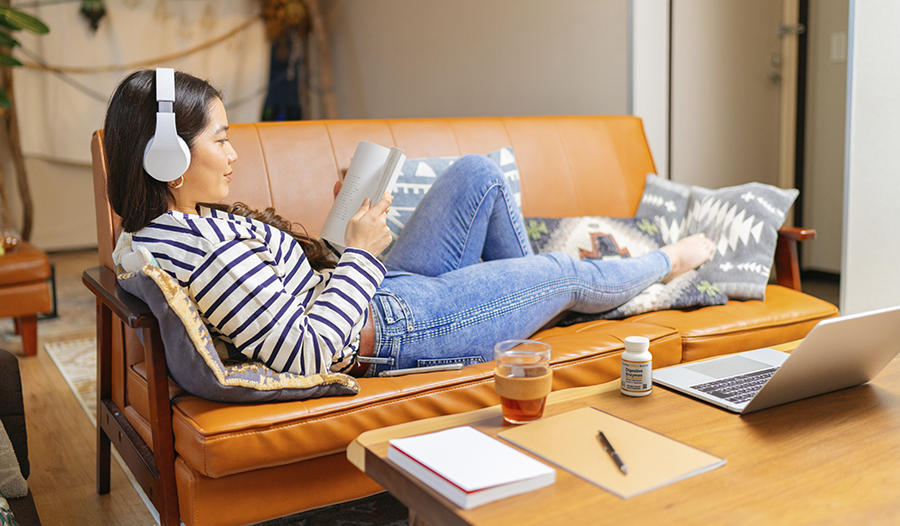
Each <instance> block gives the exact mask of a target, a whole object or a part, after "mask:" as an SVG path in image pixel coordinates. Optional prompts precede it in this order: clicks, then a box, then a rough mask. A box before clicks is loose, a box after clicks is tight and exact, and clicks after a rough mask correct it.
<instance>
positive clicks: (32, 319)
mask: <svg viewBox="0 0 900 526" xmlns="http://www.w3.org/2000/svg"><path fill="white" fill-rule="evenodd" d="M16 326H17V327H18V329H19V333H20V334H21V335H22V349H24V350H25V356H36V355H37V315H34V316H23V317H21V318H16Z"/></svg>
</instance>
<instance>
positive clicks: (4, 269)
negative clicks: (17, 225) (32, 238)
mask: <svg viewBox="0 0 900 526" xmlns="http://www.w3.org/2000/svg"><path fill="white" fill-rule="evenodd" d="M48 279H50V260H49V259H48V258H47V254H44V253H43V252H41V251H40V250H38V249H37V248H36V247H35V246H34V245H32V244H31V243H28V242H27V241H20V242H19V245H18V246H17V247H16V248H15V249H14V250H11V251H9V252H7V253H5V254H4V255H2V256H0V285H14V284H17V283H27V282H29V281H44V280H48Z"/></svg>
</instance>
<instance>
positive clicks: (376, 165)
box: [321, 141, 402, 249]
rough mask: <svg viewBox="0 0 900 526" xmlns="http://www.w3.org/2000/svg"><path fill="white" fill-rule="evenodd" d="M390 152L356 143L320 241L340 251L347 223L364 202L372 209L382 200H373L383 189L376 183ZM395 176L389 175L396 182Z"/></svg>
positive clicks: (379, 179)
mask: <svg viewBox="0 0 900 526" xmlns="http://www.w3.org/2000/svg"><path fill="white" fill-rule="evenodd" d="M391 151H392V150H390V149H388V148H385V147H384V146H379V145H377V144H374V143H371V142H368V141H360V142H359V144H358V145H357V147H356V151H355V152H354V153H353V157H352V158H351V160H350V167H349V168H348V169H347V175H346V176H345V177H344V180H343V182H342V184H341V190H340V192H338V195H337V197H336V198H335V200H334V204H333V205H332V206H331V211H329V213H328V217H327V218H326V219H325V224H324V225H323V226H322V233H321V237H322V239H325V240H326V241H328V242H329V243H331V244H332V245H333V246H335V247H338V248H341V249H343V247H344V232H345V231H346V229H347V222H348V221H350V218H352V217H353V215H354V214H356V212H357V211H358V210H359V207H360V206H361V205H362V202H363V200H365V198H366V197H368V198H369V199H371V200H372V204H373V205H374V204H375V203H376V202H378V201H379V200H380V199H381V196H378V198H377V199H376V198H375V197H373V194H375V193H376V192H377V191H378V189H379V187H383V186H384V185H380V184H379V183H380V182H381V176H382V174H383V173H384V168H385V163H386V162H387V161H388V159H389V156H390V154H391ZM401 151H402V150H401ZM395 166H396V165H395ZM396 167H397V170H396V172H397V174H399V166H396ZM397 174H395V173H391V174H389V175H390V176H393V178H394V180H396V175H397Z"/></svg>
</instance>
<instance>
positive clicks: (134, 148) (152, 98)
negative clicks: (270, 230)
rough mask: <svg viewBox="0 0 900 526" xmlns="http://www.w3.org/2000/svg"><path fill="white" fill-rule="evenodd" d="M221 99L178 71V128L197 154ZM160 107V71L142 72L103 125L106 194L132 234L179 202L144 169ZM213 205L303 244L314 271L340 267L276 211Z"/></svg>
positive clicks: (119, 91) (124, 86)
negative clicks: (196, 144)
mask: <svg viewBox="0 0 900 526" xmlns="http://www.w3.org/2000/svg"><path fill="white" fill-rule="evenodd" d="M217 99H218V100H221V99H222V94H221V92H219V90H217V89H216V88H214V87H213V86H212V85H211V84H210V83H209V82H207V81H205V80H202V79H199V78H197V77H194V76H192V75H189V74H187V73H182V72H180V71H176V72H175V105H174V111H175V127H176V128H177V129H178V135H179V136H180V137H181V138H182V139H184V142H185V143H187V145H188V147H190V148H192V149H193V147H194V141H195V139H196V138H197V136H198V135H199V134H200V132H202V131H203V130H204V129H206V127H207V126H208V125H209V107H210V105H211V104H212V103H213V102H214V101H215V100H217ZM157 108H158V105H157V102H156V72H155V71H154V70H140V71H136V72H134V73H132V74H131V75H129V76H128V77H127V78H126V79H125V80H123V81H122V82H121V83H120V84H119V86H118V87H117V88H116V91H115V92H114V93H113V96H112V98H111V99H110V102H109V107H108V108H107V110H106V120H105V122H104V125H103V128H104V138H103V144H104V146H105V150H106V165H107V173H108V175H109V178H108V180H107V186H106V192H107V197H108V199H109V202H110V204H111V205H112V207H113V210H115V212H116V213H117V214H118V215H119V217H121V218H122V229H123V230H125V231H126V232H137V231H138V230H141V229H142V228H144V227H146V226H147V225H149V224H150V222H151V221H153V220H154V219H156V218H157V217H159V216H160V215H162V214H164V213H166V211H168V210H169V208H170V205H171V203H172V202H174V197H173V196H172V193H171V190H170V189H169V187H168V185H167V184H166V183H164V182H162V181H157V180H156V179H154V178H152V177H150V174H148V173H147V172H146V171H145V170H144V166H143V158H144V148H145V147H146V145H147V142H148V141H149V140H150V137H152V136H153V133H154V130H155V128H156V112H157ZM207 206H212V207H214V208H216V209H219V210H224V211H227V212H228V213H232V214H237V215H243V216H247V217H251V218H253V219H257V220H259V221H262V222H264V223H267V224H269V225H271V226H273V227H275V228H278V229H280V230H283V231H285V232H287V233H288V234H290V235H291V236H292V237H293V238H294V239H296V240H297V242H299V243H300V246H301V247H302V248H303V251H304V253H305V254H306V257H307V259H308V260H309V263H310V265H311V266H312V267H313V268H314V269H316V270H322V269H324V268H331V267H334V260H333V258H332V257H331V253H330V252H329V251H328V249H326V248H325V246H324V244H323V243H322V242H321V241H319V240H317V239H313V238H311V237H310V236H309V235H307V234H306V231H305V230H304V231H303V232H295V231H294V230H293V225H292V223H290V222H289V221H287V220H285V219H283V218H281V217H280V216H278V215H277V214H275V211H274V210H273V209H271V208H268V209H266V210H265V211H263V212H259V211H256V210H253V209H251V208H249V207H247V206H246V205H244V204H242V203H236V204H234V205H231V206H226V205H207ZM301 228H302V227H301Z"/></svg>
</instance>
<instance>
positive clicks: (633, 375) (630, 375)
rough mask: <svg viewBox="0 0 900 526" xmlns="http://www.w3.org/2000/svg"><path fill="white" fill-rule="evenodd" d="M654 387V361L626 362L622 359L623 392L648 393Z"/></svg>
mask: <svg viewBox="0 0 900 526" xmlns="http://www.w3.org/2000/svg"><path fill="white" fill-rule="evenodd" d="M652 387H653V362H652V361H647V362H626V361H625V360H622V392H624V393H625V394H631V393H634V394H646V393H649V392H650V389H651V388H652Z"/></svg>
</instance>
